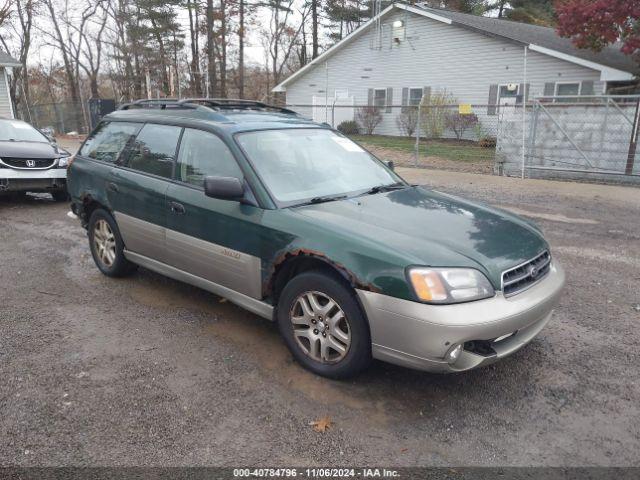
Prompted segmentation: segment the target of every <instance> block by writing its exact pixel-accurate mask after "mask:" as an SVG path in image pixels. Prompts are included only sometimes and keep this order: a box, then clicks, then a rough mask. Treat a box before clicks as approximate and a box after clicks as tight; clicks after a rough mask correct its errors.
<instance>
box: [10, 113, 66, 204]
mask: <svg viewBox="0 0 640 480" xmlns="http://www.w3.org/2000/svg"><path fill="white" fill-rule="evenodd" d="M70 156H71V154H70V153H69V152H67V151H66V150H64V149H63V148H60V147H59V146H58V145H56V143H55V141H54V140H53V139H51V138H49V137H47V136H46V135H45V134H44V133H42V132H40V131H39V130H38V129H36V128H34V127H33V126H31V125H29V124H28V123H26V122H23V121H21V120H14V119H9V118H0V194H2V193H14V192H48V193H51V195H52V196H53V198H54V200H57V201H65V200H66V199H67V198H68V197H67V168H66V167H67V162H68V159H69V157H70Z"/></svg>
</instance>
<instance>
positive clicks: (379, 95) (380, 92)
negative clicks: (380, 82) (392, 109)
mask: <svg viewBox="0 0 640 480" xmlns="http://www.w3.org/2000/svg"><path fill="white" fill-rule="evenodd" d="M386 104H387V89H386V88H380V89H375V90H374V91H373V106H374V107H380V108H382V107H384V106H385V105H386Z"/></svg>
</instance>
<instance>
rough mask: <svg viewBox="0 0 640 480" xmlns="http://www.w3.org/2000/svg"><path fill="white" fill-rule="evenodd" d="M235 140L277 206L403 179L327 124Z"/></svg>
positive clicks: (241, 135)
mask: <svg viewBox="0 0 640 480" xmlns="http://www.w3.org/2000/svg"><path fill="white" fill-rule="evenodd" d="M237 141H238V143H239V144H240V146H241V147H242V149H243V150H244V151H245V153H246V154H247V156H248V157H249V160H251V163H252V164H253V166H254V168H255V170H256V172H257V173H258V175H259V176H260V178H261V179H262V181H263V182H264V184H265V186H266V187H267V189H268V190H269V192H270V193H271V195H272V196H273V197H274V198H275V200H276V201H277V202H278V203H280V204H281V205H283V206H290V205H294V204H300V203H306V202H307V201H313V200H316V201H317V200H322V199H329V198H330V197H345V196H349V195H353V194H360V193H364V192H366V191H369V190H371V189H374V188H376V187H385V186H390V185H397V184H399V183H400V184H402V185H404V182H403V181H402V180H401V179H400V177H398V176H396V175H395V174H394V173H393V172H392V171H390V170H389V169H387V168H386V167H384V166H383V165H382V164H381V163H380V162H379V161H378V160H377V159H376V158H375V157H373V156H372V155H371V154H369V153H368V152H367V151H365V150H363V149H362V148H361V147H360V146H359V145H358V144H356V143H354V142H352V141H351V140H349V139H348V138H345V137H343V136H341V135H338V134H336V133H335V132H333V131H331V130H326V129H320V128H314V129H283V130H263V131H256V132H247V133H242V134H240V135H238V136H237Z"/></svg>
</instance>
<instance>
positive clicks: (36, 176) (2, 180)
mask: <svg viewBox="0 0 640 480" xmlns="http://www.w3.org/2000/svg"><path fill="white" fill-rule="evenodd" d="M66 178H67V169H66V168H49V169H47V170H27V169H23V170H14V169H12V168H0V193H2V192H20V191H28V192H49V191H52V190H62V189H63V188H65V186H66V183H67V180H66Z"/></svg>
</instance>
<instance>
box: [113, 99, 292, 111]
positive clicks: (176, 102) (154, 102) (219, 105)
mask: <svg viewBox="0 0 640 480" xmlns="http://www.w3.org/2000/svg"><path fill="white" fill-rule="evenodd" d="M200 107H207V108H210V109H212V110H217V111H219V110H227V109H232V110H260V111H275V112H279V113H286V114H289V115H298V114H297V113H296V112H294V111H293V110H290V109H288V108H284V107H278V106H275V105H269V104H266V103H263V102H258V101H256V100H244V99H239V98H183V99H177V98H158V99H142V100H135V101H133V102H130V103H126V104H124V105H122V106H121V107H120V110H131V109H133V108H158V109H161V110H165V109H167V108H172V109H173V108H189V109H196V108H200Z"/></svg>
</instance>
